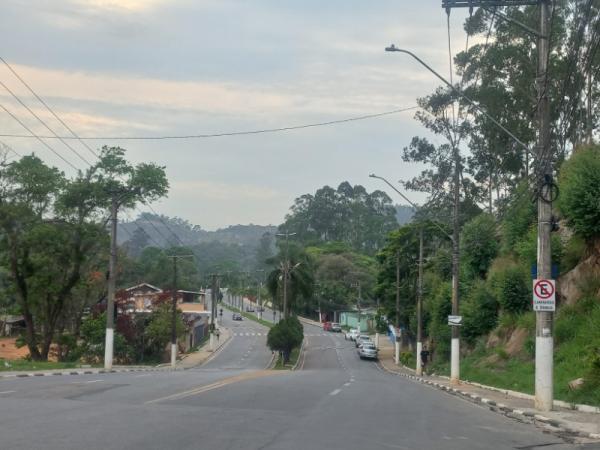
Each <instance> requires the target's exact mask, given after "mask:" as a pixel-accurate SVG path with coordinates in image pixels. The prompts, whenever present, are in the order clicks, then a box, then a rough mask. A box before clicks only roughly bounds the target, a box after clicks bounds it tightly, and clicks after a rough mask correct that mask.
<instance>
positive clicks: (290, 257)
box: [267, 244, 314, 317]
mask: <svg viewBox="0 0 600 450" xmlns="http://www.w3.org/2000/svg"><path fill="white" fill-rule="evenodd" d="M286 253H287V258H286ZM267 263H268V264H269V265H271V266H274V269H273V270H272V271H271V272H269V274H268V276H267V289H268V290H269V294H271V297H272V298H273V303H274V304H275V303H279V305H280V309H281V306H283V308H284V311H283V315H284V317H289V315H290V311H292V310H297V309H298V306H299V300H300V299H302V298H304V299H308V298H311V297H312V295H313V288H314V270H313V263H312V261H311V259H310V257H309V256H308V255H307V254H306V253H305V252H304V250H303V249H301V248H300V247H298V246H296V245H293V244H292V245H290V247H289V250H287V252H286V251H284V250H282V249H281V248H280V249H279V253H278V254H277V255H275V256H274V257H272V258H269V259H268V260H267ZM286 273H287V286H284V281H285V280H284V277H285V274H286ZM284 288H285V289H286V291H287V292H286V297H287V304H285V305H282V302H281V301H280V300H282V299H283V290H284ZM278 300H279V301H278Z"/></svg>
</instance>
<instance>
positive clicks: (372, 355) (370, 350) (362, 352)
mask: <svg viewBox="0 0 600 450" xmlns="http://www.w3.org/2000/svg"><path fill="white" fill-rule="evenodd" d="M358 356H359V357H360V359H365V358H366V359H377V347H375V344H372V343H370V342H365V343H364V344H362V345H361V346H360V347H358Z"/></svg>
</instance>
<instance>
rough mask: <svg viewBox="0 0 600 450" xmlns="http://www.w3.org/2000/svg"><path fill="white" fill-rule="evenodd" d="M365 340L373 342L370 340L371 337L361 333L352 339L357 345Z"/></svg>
mask: <svg viewBox="0 0 600 450" xmlns="http://www.w3.org/2000/svg"><path fill="white" fill-rule="evenodd" d="M365 342H368V343H371V344H372V343H373V341H371V338H370V337H369V336H367V335H366V334H361V335H359V336H358V337H357V338H356V340H355V341H354V343H355V345H356V346H357V347H360V346H361V345H363V344H364V343H365Z"/></svg>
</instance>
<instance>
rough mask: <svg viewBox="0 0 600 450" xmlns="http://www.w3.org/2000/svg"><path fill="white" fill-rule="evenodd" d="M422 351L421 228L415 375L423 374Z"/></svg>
mask: <svg viewBox="0 0 600 450" xmlns="http://www.w3.org/2000/svg"><path fill="white" fill-rule="evenodd" d="M422 350H423V226H422V225H421V227H420V229H419V278H418V280H417V355H416V360H417V368H416V369H417V375H418V376H421V375H422V374H423V367H422V365H421V351H422Z"/></svg>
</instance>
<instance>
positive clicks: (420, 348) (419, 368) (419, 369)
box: [415, 342, 423, 376]
mask: <svg viewBox="0 0 600 450" xmlns="http://www.w3.org/2000/svg"><path fill="white" fill-rule="evenodd" d="M421 351H423V343H422V342H417V354H416V358H415V359H416V360H417V367H416V372H417V375H418V376H421V375H423V365H422V364H421Z"/></svg>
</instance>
